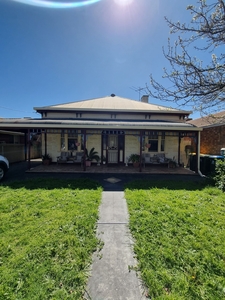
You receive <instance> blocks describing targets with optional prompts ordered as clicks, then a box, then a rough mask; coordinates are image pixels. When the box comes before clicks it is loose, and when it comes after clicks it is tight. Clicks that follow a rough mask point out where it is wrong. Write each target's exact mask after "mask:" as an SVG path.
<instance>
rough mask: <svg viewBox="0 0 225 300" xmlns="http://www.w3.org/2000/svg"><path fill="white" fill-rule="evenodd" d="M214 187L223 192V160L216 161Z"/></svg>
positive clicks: (224, 183)
mask: <svg viewBox="0 0 225 300" xmlns="http://www.w3.org/2000/svg"><path fill="white" fill-rule="evenodd" d="M213 178H214V181H215V185H216V186H217V187H218V188H219V189H220V190H221V191H225V160H221V159H217V160H216V166H215V175H214V177H213Z"/></svg>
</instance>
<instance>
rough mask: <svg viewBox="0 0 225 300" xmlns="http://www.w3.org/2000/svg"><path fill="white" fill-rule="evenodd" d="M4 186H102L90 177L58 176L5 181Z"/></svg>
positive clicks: (89, 187)
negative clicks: (60, 177)
mask: <svg viewBox="0 0 225 300" xmlns="http://www.w3.org/2000/svg"><path fill="white" fill-rule="evenodd" d="M2 186H8V187H10V188H11V189H19V188H25V189H27V190H36V189H45V190H53V189H64V188H69V189H80V190H83V189H88V190H97V189H98V188H101V187H102V186H101V185H100V184H99V182H97V181H95V180H91V179H88V178H82V179H58V178H35V179H27V180H23V181H13V182H7V183H5V184H4V183H3V184H2Z"/></svg>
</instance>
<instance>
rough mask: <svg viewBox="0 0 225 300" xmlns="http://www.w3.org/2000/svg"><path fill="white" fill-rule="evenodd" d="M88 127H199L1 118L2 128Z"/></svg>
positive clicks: (151, 123) (193, 129)
mask: <svg viewBox="0 0 225 300" xmlns="http://www.w3.org/2000/svg"><path fill="white" fill-rule="evenodd" d="M6 127H7V128H10V129H16V128H68V127H70V128H77V129H81V128H86V129H93V128H98V129H103V128H104V129H107V128H114V129H124V130H125V129H132V130H135V129H137V130H138V129H144V130H184V131H186V130H190V131H199V128H197V127H195V126H193V125H192V124H188V123H173V122H161V121H160V122H154V121H148V122H146V121H144V122H138V121H137V122H135V121H131V122H129V121H120V122H119V121H101V120H99V121H93V120H61V119H0V128H6Z"/></svg>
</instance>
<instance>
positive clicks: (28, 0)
mask: <svg viewBox="0 0 225 300" xmlns="http://www.w3.org/2000/svg"><path fill="white" fill-rule="evenodd" d="M12 1H14V2H20V3H23V4H27V5H33V6H40V7H46V8H76V7H81V6H85V5H90V4H94V3H97V2H99V1H101V0H85V1H82V0H80V1H63V0H62V1H61V2H58V1H51V0H12Z"/></svg>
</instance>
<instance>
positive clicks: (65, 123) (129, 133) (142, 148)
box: [0, 94, 201, 171]
mask: <svg viewBox="0 0 225 300" xmlns="http://www.w3.org/2000/svg"><path fill="white" fill-rule="evenodd" d="M34 109H35V110H36V111H37V113H39V114H40V115H41V118H40V119H31V118H30V119H1V120H0V129H1V128H4V129H5V130H15V129H17V130H19V131H23V132H26V133H27V135H28V136H30V133H31V132H32V131H35V130H40V131H41V133H42V153H45V154H46V153H48V154H50V155H51V157H52V161H53V162H57V157H59V156H60V155H62V153H65V152H67V155H71V156H72V157H75V156H76V153H77V152H79V153H80V152H84V149H88V150H90V149H91V148H93V147H94V148H95V150H96V151H97V152H98V154H99V156H100V157H101V162H103V160H104V159H105V160H106V163H107V164H108V165H109V164H127V163H128V160H129V157H130V155H131V154H139V155H140V157H144V156H145V155H146V156H147V155H148V158H149V161H148V162H149V163H160V162H163V159H164V158H167V159H170V160H174V161H176V162H177V163H178V164H180V165H186V163H187V156H186V153H185V146H186V145H187V144H190V143H191V141H192V140H193V141H194V142H195V146H196V153H198V151H199V147H198V140H199V133H200V131H201V128H198V127H196V126H195V125H193V124H190V123H187V120H188V118H189V115H190V113H191V112H190V111H185V110H177V109H174V108H169V107H165V106H159V105H155V104H151V103H149V99H148V96H143V97H142V98H141V101H135V100H131V99H127V98H122V97H118V96H116V95H114V94H112V95H110V96H106V97H102V98H95V99H90V100H84V101H77V102H71V103H64V104H57V105H50V106H44V107H34ZM85 168H86V167H85V165H84V170H85ZM141 168H142V167H141V165H140V171H141ZM197 168H198V166H197V165H196V171H197Z"/></svg>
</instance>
